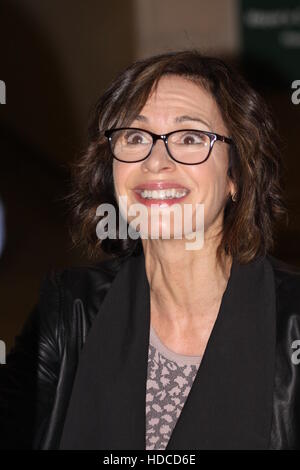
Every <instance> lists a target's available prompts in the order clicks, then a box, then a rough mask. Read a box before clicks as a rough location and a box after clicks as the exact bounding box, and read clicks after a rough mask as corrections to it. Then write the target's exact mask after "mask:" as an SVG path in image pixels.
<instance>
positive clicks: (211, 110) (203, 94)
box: [138, 75, 223, 127]
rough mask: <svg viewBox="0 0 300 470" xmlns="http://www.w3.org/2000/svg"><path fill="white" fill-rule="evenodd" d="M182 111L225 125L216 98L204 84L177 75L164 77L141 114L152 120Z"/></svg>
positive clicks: (171, 115)
mask: <svg viewBox="0 0 300 470" xmlns="http://www.w3.org/2000/svg"><path fill="white" fill-rule="evenodd" d="M180 114H188V115H193V116H196V117H197V116H199V117H200V118H201V117H202V118H205V120H206V122H209V123H211V125H212V126H213V125H215V124H218V125H220V124H221V125H222V124H223V121H222V116H221V113H220V111H219V108H218V106H217V103H216V101H215V99H214V97H213V96H212V95H211V94H210V93H209V91H207V90H206V89H205V88H204V87H203V86H201V84H200V83H199V84H198V83H195V82H192V81H191V80H189V79H186V78H184V77H181V76H177V75H170V76H163V77H162V78H161V79H160V80H159V82H158V84H157V87H156V89H155V90H153V92H152V93H151V94H150V95H149V97H148V99H147V101H146V103H145V105H144V107H143V109H142V110H141V112H140V115H142V116H145V117H147V118H148V119H149V120H150V119H151V118H155V119H161V120H167V121H168V120H174V118H175V117H176V116H178V115H180ZM138 120H140V119H138ZM222 127H223V126H222Z"/></svg>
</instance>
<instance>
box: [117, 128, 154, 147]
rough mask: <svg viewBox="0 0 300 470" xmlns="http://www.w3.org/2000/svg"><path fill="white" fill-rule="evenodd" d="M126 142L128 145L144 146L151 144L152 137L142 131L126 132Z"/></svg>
mask: <svg viewBox="0 0 300 470" xmlns="http://www.w3.org/2000/svg"><path fill="white" fill-rule="evenodd" d="M124 141H125V144H126V145H144V144H149V143H151V139H150V136H149V135H148V134H145V132H142V131H126V133H125V135H124Z"/></svg>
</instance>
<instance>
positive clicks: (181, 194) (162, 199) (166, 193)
mask: <svg viewBox="0 0 300 470" xmlns="http://www.w3.org/2000/svg"><path fill="white" fill-rule="evenodd" d="M134 192H135V194H136V196H137V199H138V200H139V201H140V202H142V203H143V204H145V205H147V206H148V205H151V204H159V205H164V204H167V205H170V204H175V203H178V202H180V201H182V200H183V199H184V198H185V197H186V196H187V194H188V193H189V190H188V189H186V188H168V189H154V190H150V189H136V190H134Z"/></svg>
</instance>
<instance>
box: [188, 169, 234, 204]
mask: <svg viewBox="0 0 300 470" xmlns="http://www.w3.org/2000/svg"><path fill="white" fill-rule="evenodd" d="M207 163H208V162H207ZM190 177H191V178H192V180H193V181H194V182H195V188H196V192H197V196H198V197H199V196H200V198H201V199H202V198H204V199H206V200H207V201H209V200H211V201H212V202H213V203H216V204H218V203H219V202H222V201H223V199H224V196H225V195H226V194H227V192H228V177H227V173H226V169H225V168H223V167H222V168H221V166H219V167H218V166H217V165H216V164H215V163H214V162H213V161H212V162H210V164H208V165H205V166H204V165H203V167H202V168H200V166H199V167H198V168H197V167H195V168H191V169H190Z"/></svg>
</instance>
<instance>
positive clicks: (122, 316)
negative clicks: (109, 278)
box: [60, 254, 275, 450]
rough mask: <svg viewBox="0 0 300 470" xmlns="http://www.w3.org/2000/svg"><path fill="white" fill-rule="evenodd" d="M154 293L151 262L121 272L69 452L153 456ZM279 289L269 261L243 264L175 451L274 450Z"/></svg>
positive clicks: (92, 343) (85, 366)
mask: <svg viewBox="0 0 300 470" xmlns="http://www.w3.org/2000/svg"><path fill="white" fill-rule="evenodd" d="M149 332H150V288H149V284H148V280H147V276H146V270H145V258H144V254H141V255H139V256H137V257H134V256H132V257H131V258H129V259H128V260H126V262H124V264H123V265H122V266H121V268H120V270H119V272H118V273H117V275H116V277H115V279H114V280H113V282H112V285H111V287H110V289H109V291H108V293H107V294H106V297H105V299H104V301H103V302H102V304H101V305H100V306H99V312H98V314H97V316H96V318H95V320H94V322H93V324H92V327H91V329H90V331H89V334H88V337H87V340H86V343H85V345H84V347H83V349H82V352H81V356H80V359H79V363H78V369H77V374H76V377H75V381H74V386H73V391H72V394H71V399H70V403H69V408H68V411H67V416H66V420H65V425H64V430H63V434H62V439H61V443H60V448H61V449H106V450H107V449H110V450H115V449H122V450H123V449H135V450H137V449H145V428H146V423H145V408H146V380H147V364H148V347H149ZM274 351H275V290H274V277H273V270H272V267H271V265H270V262H269V261H268V260H267V259H266V257H261V258H257V259H256V260H254V261H252V262H251V263H248V264H246V265H241V264H239V263H237V262H236V261H235V260H233V263H232V268H231V274H230V278H229V281H228V284H227V287H226V290H225V292H224V294H223V298H222V302H221V306H220V310H219V314H218V317H217V320H216V322H215V325H214V327H213V330H212V332H211V335H210V338H209V341H208V344H207V346H206V350H205V353H204V356H203V358H202V362H201V364H200V367H199V369H198V372H197V375H196V377H195V380H194V383H193V385H192V388H191V390H190V393H189V395H188V397H187V399H186V402H185V404H184V407H183V409H182V411H181V414H180V416H179V419H178V421H177V423H176V425H175V428H174V430H173V432H172V435H171V438H170V440H169V443H168V446H167V448H166V449H167V450H180V449H185V450H187V449H189V450H196V449H266V448H268V442H269V437H270V429H271V417H272V394H273V379H274V356H275V354H274Z"/></svg>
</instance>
